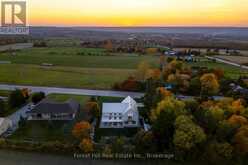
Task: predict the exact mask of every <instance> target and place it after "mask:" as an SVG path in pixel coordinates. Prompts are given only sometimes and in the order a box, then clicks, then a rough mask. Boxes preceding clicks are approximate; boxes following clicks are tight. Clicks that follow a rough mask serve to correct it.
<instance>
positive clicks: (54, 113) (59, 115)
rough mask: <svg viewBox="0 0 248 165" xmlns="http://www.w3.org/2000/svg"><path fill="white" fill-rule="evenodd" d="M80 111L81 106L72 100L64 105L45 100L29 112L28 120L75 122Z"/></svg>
mask: <svg viewBox="0 0 248 165" xmlns="http://www.w3.org/2000/svg"><path fill="white" fill-rule="evenodd" d="M79 109H80V104H79V103H78V102H76V101H74V100H72V99H70V100H68V101H66V102H64V103H59V102H55V101H51V100H48V99H44V100H43V101H41V102H40V103H38V104H37V105H36V106H35V107H34V108H33V109H32V110H31V111H30V112H28V120H54V121H56V120H62V121H63V120H65V121H66V120H73V119H74V118H75V116H76V114H77V112H78V111H79Z"/></svg>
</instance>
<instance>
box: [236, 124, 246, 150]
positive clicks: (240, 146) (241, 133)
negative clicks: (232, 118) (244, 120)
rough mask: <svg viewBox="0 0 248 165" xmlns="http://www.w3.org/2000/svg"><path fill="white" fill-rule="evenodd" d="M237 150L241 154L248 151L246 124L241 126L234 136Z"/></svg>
mask: <svg viewBox="0 0 248 165" xmlns="http://www.w3.org/2000/svg"><path fill="white" fill-rule="evenodd" d="M234 143H235V147H236V149H237V151H239V152H240V153H242V154H247V153H248V125H245V126H242V127H241V128H240V129H239V130H238V132H237V133H236V135H235V137H234Z"/></svg>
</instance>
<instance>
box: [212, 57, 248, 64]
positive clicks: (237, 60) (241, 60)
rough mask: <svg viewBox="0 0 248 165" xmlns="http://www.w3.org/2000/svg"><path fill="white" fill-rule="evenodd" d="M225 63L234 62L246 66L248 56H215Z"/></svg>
mask: <svg viewBox="0 0 248 165" xmlns="http://www.w3.org/2000/svg"><path fill="white" fill-rule="evenodd" d="M215 57H217V58H221V59H224V60H227V61H231V62H235V63H237V64H241V65H242V64H248V56H215Z"/></svg>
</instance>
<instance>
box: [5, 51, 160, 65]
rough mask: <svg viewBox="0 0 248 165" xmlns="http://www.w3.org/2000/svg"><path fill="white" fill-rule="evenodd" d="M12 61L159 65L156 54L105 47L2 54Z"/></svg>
mask: <svg viewBox="0 0 248 165" xmlns="http://www.w3.org/2000/svg"><path fill="white" fill-rule="evenodd" d="M1 60H2V61H11V62H12V63H15V64H37V65H40V64H42V63H50V64H54V65H57V66H73V67H84V68H117V69H134V68H137V65H138V64H139V63H140V62H141V61H147V62H149V63H150V64H151V65H152V66H158V64H159V58H158V57H156V56H137V55H132V54H130V55H129V56H127V55H126V54H125V55H120V54H119V55H116V54H115V55H107V54H106V51H105V50H104V49H93V48H80V47H59V48H32V49H25V50H21V51H17V52H16V55H14V56H13V55H10V53H2V54H0V61H1Z"/></svg>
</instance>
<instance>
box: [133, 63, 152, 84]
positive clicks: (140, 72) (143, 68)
mask: <svg viewBox="0 0 248 165" xmlns="http://www.w3.org/2000/svg"><path fill="white" fill-rule="evenodd" d="M149 70H150V65H149V64H148V63H147V62H145V61H143V62H141V63H139V65H138V68H137V74H136V77H137V80H140V81H144V80H146V79H147V77H148V75H149Z"/></svg>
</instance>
